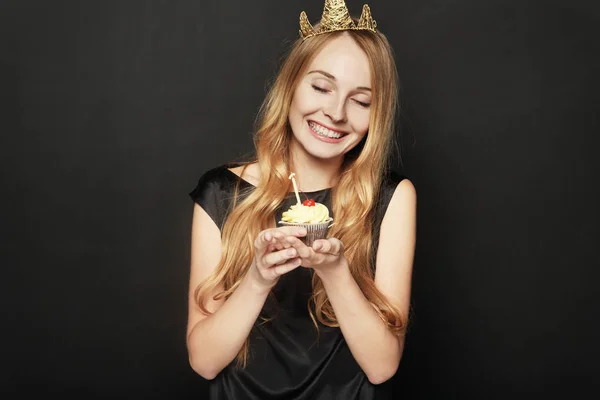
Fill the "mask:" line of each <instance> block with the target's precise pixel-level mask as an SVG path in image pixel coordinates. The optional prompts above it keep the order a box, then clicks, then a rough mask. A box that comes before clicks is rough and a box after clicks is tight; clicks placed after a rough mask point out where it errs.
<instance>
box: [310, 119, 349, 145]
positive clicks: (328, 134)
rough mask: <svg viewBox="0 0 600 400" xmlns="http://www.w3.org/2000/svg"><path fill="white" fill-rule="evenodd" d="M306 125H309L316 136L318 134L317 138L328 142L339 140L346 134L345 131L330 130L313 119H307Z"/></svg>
mask: <svg viewBox="0 0 600 400" xmlns="http://www.w3.org/2000/svg"><path fill="white" fill-rule="evenodd" d="M308 126H309V127H310V130H311V131H312V132H313V133H314V134H315V135H316V136H318V138H319V139H322V140H324V141H326V142H329V143H337V142H339V141H340V140H339V139H341V138H342V137H344V136H346V135H347V133H345V132H339V131H334V130H331V129H329V128H326V127H324V126H323V125H320V124H318V123H316V122H314V121H308Z"/></svg>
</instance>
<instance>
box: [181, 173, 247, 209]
mask: <svg viewBox="0 0 600 400" xmlns="http://www.w3.org/2000/svg"><path fill="white" fill-rule="evenodd" d="M229 168H230V165H228V164H223V165H219V166H216V167H213V168H211V169H209V170H206V171H205V172H204V173H203V174H202V175H201V176H200V178H199V179H198V182H197V184H196V187H195V188H194V189H193V190H192V191H191V192H190V193H189V195H190V197H191V198H192V200H194V202H196V203H198V204H199V205H200V206H202V207H206V206H207V205H208V204H209V203H214V202H218V201H221V200H222V198H223V197H228V196H229V195H230V194H231V193H233V190H234V188H235V185H236V183H237V182H238V180H239V177H237V176H236V175H235V174H234V173H233V172H231V171H230V170H229Z"/></svg>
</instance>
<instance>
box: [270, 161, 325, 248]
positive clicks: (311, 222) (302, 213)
mask: <svg viewBox="0 0 600 400" xmlns="http://www.w3.org/2000/svg"><path fill="white" fill-rule="evenodd" d="M294 176H295V174H293V173H292V174H291V175H290V179H291V180H292V183H293V184H294V192H295V193H296V200H297V203H296V204H294V205H292V206H291V207H290V208H289V209H288V210H287V211H285V212H284V213H283V214H282V216H281V221H279V223H280V224H281V225H292V226H301V227H304V228H306V236H305V237H302V238H300V240H302V241H303V242H304V244H306V245H307V246H311V245H312V244H313V242H314V241H315V240H317V239H324V238H325V237H327V232H328V231H329V227H330V226H331V224H332V222H333V218H331V217H330V216H329V209H328V208H327V206H326V205H324V204H321V203H317V202H315V201H314V200H311V199H307V200H304V201H303V202H301V201H300V195H299V194H298V187H297V186H296V180H295V179H294Z"/></svg>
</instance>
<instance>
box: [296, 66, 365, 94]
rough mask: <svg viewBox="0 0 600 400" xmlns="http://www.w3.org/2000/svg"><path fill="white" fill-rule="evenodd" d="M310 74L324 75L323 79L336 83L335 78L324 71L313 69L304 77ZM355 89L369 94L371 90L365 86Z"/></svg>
mask: <svg viewBox="0 0 600 400" xmlns="http://www.w3.org/2000/svg"><path fill="white" fill-rule="evenodd" d="M310 74H321V75H324V76H325V77H327V78H329V79H331V80H332V81H334V82H335V81H336V79H335V76H333V75H331V74H330V73H329V72H325V71H322V70H320V69H315V70H314V71H310V72H309V73H308V74H306V75H310ZM357 89H359V90H368V91H369V92H370V91H371V88H370V87H367V86H358V87H357Z"/></svg>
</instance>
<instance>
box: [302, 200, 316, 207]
mask: <svg viewBox="0 0 600 400" xmlns="http://www.w3.org/2000/svg"><path fill="white" fill-rule="evenodd" d="M302 205H303V206H307V207H314V206H315V205H316V203H315V201H314V200H312V199H306V200H304V201H303V202H302Z"/></svg>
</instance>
